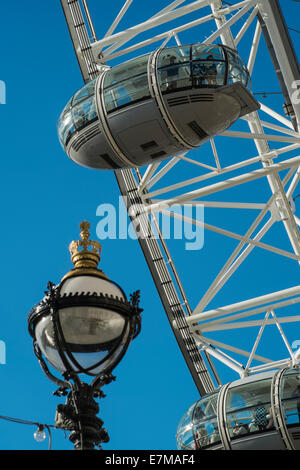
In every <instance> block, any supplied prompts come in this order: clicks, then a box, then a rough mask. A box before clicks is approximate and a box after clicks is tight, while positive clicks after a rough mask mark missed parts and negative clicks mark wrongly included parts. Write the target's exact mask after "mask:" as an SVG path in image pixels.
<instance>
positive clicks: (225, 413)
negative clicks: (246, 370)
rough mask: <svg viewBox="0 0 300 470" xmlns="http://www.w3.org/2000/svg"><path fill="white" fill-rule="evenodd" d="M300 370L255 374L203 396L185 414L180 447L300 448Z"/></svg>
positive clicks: (223, 448)
mask: <svg viewBox="0 0 300 470" xmlns="http://www.w3.org/2000/svg"><path fill="white" fill-rule="evenodd" d="M299 437H300V368H299V366H297V367H293V368H286V369H279V370H277V371H274V370H273V371H269V372H263V373H260V374H253V375H252V376H249V377H245V378H242V379H239V380H236V381H234V382H231V383H229V384H225V385H223V386H222V387H221V388H219V389H217V390H216V391H214V392H212V393H210V394H208V395H205V396H203V397H201V398H200V399H199V400H198V401H197V402H196V403H194V404H193V405H192V406H191V407H190V408H189V409H188V410H187V412H186V413H185V414H184V415H183V417H182V418H181V420H180V422H179V424H178V428H177V433H176V440H177V447H178V449H180V450H300V441H299Z"/></svg>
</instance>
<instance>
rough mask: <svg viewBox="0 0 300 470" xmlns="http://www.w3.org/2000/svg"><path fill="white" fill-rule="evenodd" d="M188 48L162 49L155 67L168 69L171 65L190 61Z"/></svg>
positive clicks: (189, 48)
mask: <svg viewBox="0 0 300 470" xmlns="http://www.w3.org/2000/svg"><path fill="white" fill-rule="evenodd" d="M190 50H191V47H190V46H182V47H169V48H167V49H162V50H161V52H160V53H159V56H158V60H157V67H158V68H161V67H168V66H169V65H173V64H181V63H183V62H189V61H190Z"/></svg>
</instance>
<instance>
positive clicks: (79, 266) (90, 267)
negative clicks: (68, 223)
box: [64, 221, 106, 278]
mask: <svg viewBox="0 0 300 470" xmlns="http://www.w3.org/2000/svg"><path fill="white" fill-rule="evenodd" d="M79 227H80V230H81V231H80V238H81V240H76V241H72V242H71V243H70V245H69V251H70V254H71V260H72V263H73V264H74V269H73V270H72V271H70V272H69V273H68V274H66V276H64V278H66V277H70V276H76V275H79V274H82V273H85V274H93V275H97V276H100V277H105V278H106V276H105V274H104V273H103V272H102V271H101V270H100V269H98V264H99V261H100V254H101V250H102V247H101V245H100V243H99V242H97V241H94V240H90V239H89V238H90V232H89V229H90V224H89V222H87V221H83V222H81V223H80V225H79Z"/></svg>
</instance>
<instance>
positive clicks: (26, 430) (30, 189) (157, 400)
mask: <svg viewBox="0 0 300 470" xmlns="http://www.w3.org/2000/svg"><path fill="white" fill-rule="evenodd" d="M135 3H136V4H137V6H133V7H132V10H129V12H128V17H127V19H126V20H124V21H123V22H122V24H121V25H120V28H125V27H128V26H130V25H132V24H134V22H136V21H140V20H141V21H142V20H145V19H146V18H147V16H150V15H152V14H154V13H155V12H156V11H157V10H159V9H161V8H162V7H163V6H164V5H165V4H167V2H162V1H159V0H154V1H152V2H151V4H149V5H148V2H147V9H148V10H147V9H146V8H145V4H144V2H141V1H140V2H138V1H135V2H133V5H134V4H135ZM90 4H91V11H92V16H93V18H94V21H95V25H96V30H97V32H98V36H99V37H100V36H101V33H103V32H106V30H107V29H108V27H109V25H110V24H111V22H112V21H113V19H114V17H115V15H116V14H117V13H118V11H119V9H120V8H121V6H122V2H121V1H118V0H113V1H112V2H110V7H109V9H108V8H106V9H105V14H104V13H103V8H101V6H100V3H99V2H96V1H95V0H94V1H92V0H90ZM281 4H282V7H283V10H284V12H285V14H286V21H287V24H288V26H290V27H291V28H296V29H297V27H298V18H299V12H298V10H299V8H300V5H299V4H297V3H296V2H293V1H292V0H284V1H281ZM0 8H1V28H0V37H1V66H0V80H3V81H4V82H5V84H6V92H7V96H6V104H5V105H0V129H1V131H0V134H1V141H0V153H1V177H0V178H1V186H0V190H1V193H2V197H1V219H2V230H1V246H2V249H1V258H2V259H1V267H2V269H1V274H0V276H1V278H0V283H1V284H0V285H1V287H2V295H1V298H0V311H1V322H0V339H1V340H2V341H4V342H5V344H6V364H2V365H0V377H1V385H2V386H1V392H0V415H5V416H11V417H15V418H21V419H25V420H32V421H38V422H41V423H47V424H53V423H54V416H55V409H56V406H57V405H58V404H59V403H61V402H63V399H58V398H57V397H55V396H53V395H52V393H53V392H54V391H55V389H56V387H55V384H53V383H52V382H50V381H49V380H48V379H47V378H46V377H45V375H44V374H43V372H42V370H41V369H40V366H39V364H38V362H37V360H36V358H35V356H34V354H33V351H32V344H31V338H30V336H29V334H28V331H27V313H28V311H29V310H30V308H31V307H32V305H34V304H35V303H36V302H37V301H39V300H40V299H41V297H42V296H43V292H44V290H45V288H46V285H47V282H48V280H51V281H52V282H59V281H60V279H61V278H62V276H63V275H64V274H65V273H66V272H67V271H69V270H70V268H71V267H72V266H71V261H70V256H69V252H68V245H69V242H70V241H71V240H74V239H77V238H78V234H79V230H78V226H79V223H80V221H81V220H88V221H89V222H90V223H91V225H92V230H91V232H92V238H95V237H96V232H95V230H96V226H97V223H98V222H99V217H97V215H96V211H97V207H98V206H99V205H100V204H103V203H110V204H113V205H114V206H115V207H118V204H119V190H118V187H117V184H116V181H115V177H114V175H113V173H110V172H103V173H102V172H98V171H93V170H88V169H84V168H81V167H79V166H77V165H75V164H74V163H73V162H71V161H70V160H69V159H68V158H67V156H66V155H65V154H64V152H63V150H62V148H61V146H60V143H59V141H58V138H57V133H56V122H57V119H58V116H59V114H60V112H61V110H62V109H63V107H64V105H65V103H66V102H67V101H68V99H69V97H70V96H71V95H72V94H73V93H75V91H76V90H77V89H79V88H80V87H81V86H82V84H83V83H82V79H81V75H80V71H79V68H78V65H77V61H76V58H75V55H74V52H73V48H72V44H71V41H70V39H69V35H68V31H67V27H66V23H65V19H64V15H63V13H62V10H61V7H60V3H59V2H58V1H57V2H53V1H50V0H45V1H43V2H40V1H37V0H32V1H31V2H30V3H28V2H21V1H20V0H18V1H17V2H14V3H13V2H5V3H4V2H2V5H1V7H0ZM193 17H194V16H193V15H192V16H191V18H193ZM211 27H212V26H211ZM209 34H210V30H209V29H206V28H204V27H203V28H202V29H201V27H198V28H196V29H195V30H191V31H190V32H186V33H185V34H184V35H183V36H181V37H180V38H181V41H182V43H184V42H186V43H191V42H198V41H201V39H203V38H205V36H207V35H209ZM291 35H292V38H293V40H294V44H295V48H296V51H297V50H298V51H299V45H300V34H298V33H296V32H293V31H291ZM245 46H246V42H245ZM153 47H155V46H153ZM147 50H151V48H148V49H147ZM256 67H258V69H261V70H259V72H261V73H259V74H257V78H256V79H255V83H254V84H253V91H257V92H263V91H279V86H278V84H277V82H276V80H275V78H274V76H273V75H272V71H271V73H270V79H269V80H268V81H266V80H265V75H264V73H262V72H263V71H265V69H268V68H270V64H269V62H268V58H267V57H266V56H265V55H264V54H262V55H261V56H259V58H258V63H257V64H256ZM270 70H271V69H270ZM264 103H266V104H267V105H268V106H271V105H274V106H275V108H276V107H277V108H278V110H280V107H281V100H280V96H279V95H274V96H270V97H268V98H266V99H265V101H264ZM232 150H233V148H232V147H231V143H230V144H229V143H225V144H224V151H223V154H225V155H226V158H228V162H229V161H230V159H232V158H233V159H238V155H239V148H238V147H237V148H234V152H233V151H232ZM179 171H182V173H181V177H182V178H183V177H184V175H185V173H184V171H185V169H184V168H183V169H182V170H179ZM248 188H249V189H240V191H239V192H238V194H237V193H232V197H237V198H238V199H237V200H245V201H246V200H249V191H250V193H251V200H252V201H253V202H261V199H262V198H263V196H265V191H266V190H265V188H264V187H263V186H259V191H258V192H257V190H256V189H255V188H254V186H251V184H250V185H249V186H248ZM252 189H253V190H252ZM243 191H246V192H245V193H244V192H243ZM267 194H268V192H267ZM243 198H244V199H243ZM247 198H248V199H247ZM229 200H230V194H229ZM298 201H300V199H298ZM299 204H300V203H299V202H298V205H299ZM299 211H300V208H299ZM299 211H298V213H299ZM206 217H207V219H206V220H207V221H210V220H214V217H217V218H218V220H219V225H220V226H224V227H226V224H228V226H230V227H231V228H232V229H233V230H236V231H237V232H238V233H243V232H244V230H245V229H246V227H247V220H246V218H245V220H244V219H243V217H244V215H243V214H242V215H241V216H239V218H238V219H237V218H236V216H235V214H234V213H232V214H229V215H228V213H226V214H225V213H223V212H221V213H220V212H219V213H218V214H214V213H213V212H212V215H211V214H206V213H205V218H206ZM210 217H211V219H210ZM222 224H223V225H222ZM248 225H249V224H248ZM270 237H274V238H272V239H271V240H273V241H274V240H275V241H276V240H278V239H281V232H280V231H279V229H278V233H277V227H276V228H275V231H274V232H273V235H270ZM266 240H268V239H266ZM282 241H283V245H284V246H285V248H286V249H288V243H287V241H285V240H282ZM102 245H103V251H102V253H103V254H102V260H101V268H102V269H103V270H104V272H105V273H106V274H107V275H108V276H109V277H110V278H111V279H113V280H115V281H116V282H118V283H119V284H120V285H121V286H122V287H123V288H124V290H125V292H127V293H128V294H129V293H130V292H133V291H134V290H136V289H140V290H141V295H142V300H141V304H142V307H143V308H144V313H143V324H142V328H143V329H142V333H141V334H140V336H139V337H138V338H137V339H136V340H135V341H134V342H133V344H132V345H131V347H130V349H129V351H128V353H127V355H126V357H125V359H124V360H123V361H122V363H121V364H120V365H119V366H118V367H117V369H116V370H115V375H116V376H117V380H116V382H114V383H112V384H111V385H109V386H108V387H106V388H105V390H104V391H105V393H106V394H107V397H106V398H105V399H103V400H102V401H101V402H100V416H101V418H102V419H103V420H104V423H105V426H106V427H107V429H108V431H109V434H110V437H111V441H110V443H108V444H107V445H105V449H156V450H158V449H176V441H175V433H176V427H177V424H178V422H179V420H180V418H181V416H182V415H183V413H184V412H185V411H186V410H187V408H188V407H189V406H190V404H191V403H193V402H194V401H195V400H196V399H197V398H198V392H197V389H196V387H195V385H194V383H193V380H192V378H191V376H190V374H189V371H188V369H187V367H186V364H185V362H184V360H183V358H182V356H181V354H180V351H179V349H178V347H177V344H176V341H175V339H174V337H173V334H172V331H171V329H170V327H169V324H168V321H167V319H166V316H165V313H164V311H163V308H162V305H161V302H160V299H159V296H158V294H157V292H156V290H155V287H154V283H153V281H152V278H151V276H150V273H149V271H148V268H147V264H146V261H145V260H144V258H143V255H142V252H141V250H140V248H139V245H138V242H137V241H134V240H131V239H127V240H118V239H117V240H109V239H108V240H105V241H104V242H103V243H102ZM234 246H235V243H233V242H232V241H228V240H226V239H223V238H222V237H220V236H219V235H218V236H217V235H215V234H213V233H209V234H208V235H207V234H206V233H205V243H204V247H203V249H202V250H200V251H199V252H198V253H196V254H195V253H194V252H192V251H191V252H187V251H184V250H182V246H180V242H177V241H174V242H171V243H170V247H171V250H172V255H173V256H174V259H175V262H176V264H178V266H179V270H180V273H181V274H182V277H183V279H184V280H185V286H184V287H185V289H186V292H187V295H188V298H189V299H191V304H192V305H196V302H197V300H198V299H199V282H200V286H201V289H203V290H204V289H205V287H208V286H209V284H210V281H211V279H212V276H213V273H214V272H215V271H216V269H217V268H216V267H217V266H220V267H221V266H222V260H224V261H225V260H226V257H227V256H228V255H229V254H230V253H231V251H232V249H233V247H234ZM278 263H281V264H278ZM257 266H261V273H260V274H261V280H258V279H256V276H257ZM277 266H280V276H279V275H278V271H276V269H278V268H277ZM297 269H298V267H295V266H294V264H292V267H291V264H290V262H287V261H284V260H283V261H281V260H280V259H279V260H278V257H277V256H276V255H273V254H267V255H266V256H265V255H264V258H262V255H261V252H260V251H259V250H258V251H257V252H256V253H255V254H253V256H252V257H251V259H250V260H249V264H248V265H247V267H246V268H245V269H244V268H243V269H242V272H241V274H240V277H238V278H235V279H234V280H233V283H232V284H229V285H228V287H227V288H226V289H225V290H224V293H221V294H220V296H219V297H218V300H217V301H218V302H221V305H223V304H226V303H233V302H235V301H238V300H240V299H245V298H248V297H250V296H252V295H260V294H263V293H267V292H269V291H272V290H277V289H278V290H279V289H283V288H285V287H289V286H292V285H296V284H297V283H298V277H297V274H298V271H297ZM216 272H217V271H216ZM296 336H297V335H296V334H295V339H298V337H299V338H300V333H299V335H298V337H296ZM245 341H247V338H245ZM270 341H271V340H270ZM271 347H273V349H274V352H275V350H276V349H277V345H276V343H274V344H273V345H272V344H271ZM218 370H219V372H220V373H221V375H222V379H223V380H224V381H225V382H226V381H228V380H232V379H233V378H237V377H233V378H232V376H231V375H230V373H229V372H228V371H227V370H225V369H224V368H222V367H220V368H219V369H218ZM34 431H35V427H34V426H33V427H31V426H26V425H21V424H14V423H9V422H7V421H3V420H0V450H3V449H6V450H10V449H28V450H31V449H36V450H42V449H46V448H47V444H48V443H47V441H46V442H44V443H41V444H38V443H36V442H35V440H34V439H33V432H34ZM52 437H53V442H52V448H53V449H70V448H71V446H72V444H71V443H69V441H68V440H67V439H66V438H65V435H64V433H63V432H61V431H54V432H53V436H52Z"/></svg>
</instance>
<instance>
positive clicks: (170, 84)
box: [158, 64, 192, 93]
mask: <svg viewBox="0 0 300 470" xmlns="http://www.w3.org/2000/svg"><path fill="white" fill-rule="evenodd" d="M158 82H159V85H160V89H161V91H162V93H165V92H167V91H172V90H175V89H177V88H186V87H190V86H191V84H192V82H191V71H190V64H181V65H173V66H169V67H165V68H161V69H160V70H158Z"/></svg>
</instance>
